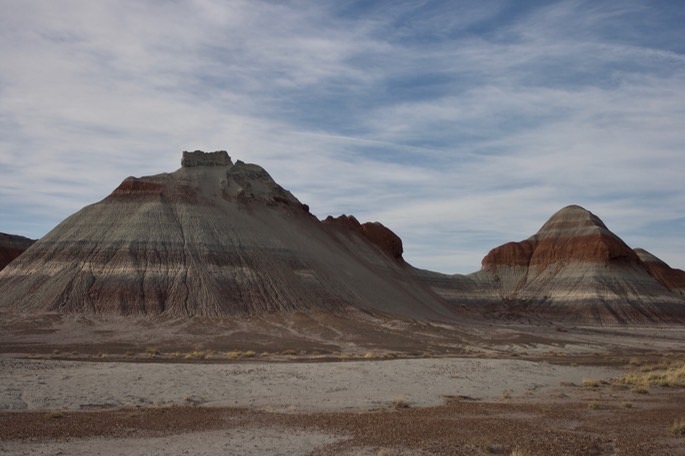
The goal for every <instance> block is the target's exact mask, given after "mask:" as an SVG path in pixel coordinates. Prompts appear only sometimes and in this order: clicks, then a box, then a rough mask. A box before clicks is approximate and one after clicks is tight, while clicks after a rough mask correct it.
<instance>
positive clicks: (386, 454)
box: [376, 448, 392, 456]
mask: <svg viewBox="0 0 685 456" xmlns="http://www.w3.org/2000/svg"><path fill="white" fill-rule="evenodd" d="M376 456H392V451H390V450H388V449H387V448H381V449H380V450H378V452H377V453H376Z"/></svg>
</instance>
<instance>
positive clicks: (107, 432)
mask: <svg viewBox="0 0 685 456" xmlns="http://www.w3.org/2000/svg"><path fill="white" fill-rule="evenodd" d="M2 317H3V318H2V319H1V320H0V321H2V323H0V453H1V454H26V455H34V454H35V455H48V454H50V455H55V454H78V455H91V454H100V455H129V454H132V455H162V454H201V455H213V454H243V455H261V454H294V455H329V454H336V455H452V454H453V455H491V454H500V455H519V456H521V455H531V456H532V455H685V436H684V435H683V433H685V422H683V423H681V420H685V390H683V388H682V385H684V384H685V367H683V366H684V365H685V329H684V328H682V327H664V326H661V327H646V326H645V327H634V328H625V327H603V328H602V327H562V326H559V325H545V324H536V325H530V324H525V325H524V324H520V323H514V322H512V323H509V324H504V323H499V324H497V325H494V324H493V323H492V322H488V321H470V322H465V323H464V324H461V325H456V324H440V323H435V322H433V323H429V322H416V321H410V320H399V319H392V318H387V317H382V316H378V315H370V314H349V315H345V316H336V317H332V316H331V315H327V314H324V313H321V314H316V313H311V314H306V315H305V314H290V315H272V316H265V317H260V318H253V319H249V318H246V319H243V320H238V319H232V320H230V321H228V320H227V321H223V322H220V321H219V322H217V321H206V320H201V319H186V320H159V319H158V320H148V319H125V318H120V319H117V318H108V319H103V318H95V317H84V316H80V317H64V316H57V315H44V316H42V317H40V318H38V317H35V316H34V317H22V316H13V315H2ZM352 327H354V328H355V331H350V330H349V329H350V328H352ZM351 334H353V335H354V336H350V335H351ZM678 385H681V386H678ZM679 424H682V427H681V426H680V425H679Z"/></svg>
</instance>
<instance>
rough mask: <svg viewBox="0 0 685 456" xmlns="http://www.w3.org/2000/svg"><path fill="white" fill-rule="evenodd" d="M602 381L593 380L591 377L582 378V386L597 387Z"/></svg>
mask: <svg viewBox="0 0 685 456" xmlns="http://www.w3.org/2000/svg"><path fill="white" fill-rule="evenodd" d="M601 384H602V382H601V381H600V380H595V379H591V378H584V379H583V386H584V387H585V388H599V387H600V385H601Z"/></svg>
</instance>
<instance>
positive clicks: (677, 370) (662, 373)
mask: <svg viewBox="0 0 685 456" xmlns="http://www.w3.org/2000/svg"><path fill="white" fill-rule="evenodd" d="M616 381H617V382H618V383H623V384H626V385H634V386H638V387H642V388H648V387H650V386H653V385H656V386H678V387H685V362H683V361H679V362H676V363H673V364H670V365H668V364H660V365H657V366H643V367H642V368H640V371H639V372H631V373H628V374H626V375H624V376H622V377H619V378H618V379H616Z"/></svg>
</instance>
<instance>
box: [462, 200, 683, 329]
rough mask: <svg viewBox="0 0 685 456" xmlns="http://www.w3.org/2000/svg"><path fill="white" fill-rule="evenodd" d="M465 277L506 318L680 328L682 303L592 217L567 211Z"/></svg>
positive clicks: (572, 208)
mask: <svg viewBox="0 0 685 456" xmlns="http://www.w3.org/2000/svg"><path fill="white" fill-rule="evenodd" d="M471 277H472V278H473V279H474V280H476V281H477V282H479V283H481V284H483V285H482V286H483V287H485V288H490V289H491V290H492V291H493V293H495V294H497V295H499V296H500V298H501V300H502V302H503V305H504V306H505V307H507V308H508V310H511V311H515V312H526V313H530V314H532V315H537V316H543V317H545V318H548V319H552V320H555V321H579V322H583V321H591V322H598V323H628V322H649V321H653V322H660V321H680V320H683V318H684V317H685V302H684V301H683V300H682V299H681V296H679V295H677V293H674V292H672V291H670V289H669V287H668V286H667V285H665V283H666V282H665V281H661V280H658V279H657V278H655V276H654V274H653V273H652V272H651V271H650V268H649V266H648V265H646V264H645V263H644V262H643V261H642V260H641V259H640V256H639V255H638V253H636V252H635V251H633V250H632V249H631V248H630V247H628V246H627V245H626V244H625V242H623V241H622V240H621V239H620V238H619V237H618V236H616V235H615V234H614V233H612V232H611V231H609V229H608V228H607V227H606V225H604V223H603V222H602V221H601V220H600V219H599V218H598V217H597V216H596V215H594V214H593V213H591V212H589V211H587V210H585V209H583V208H582V207H579V206H568V207H565V208H563V209H562V210H560V211H559V212H557V213H556V214H554V215H553V216H552V217H551V218H550V219H549V220H548V221H547V222H546V223H545V224H544V225H543V226H542V228H541V229H540V230H539V231H538V232H537V234H535V235H534V236H532V237H530V238H528V239H526V240H524V241H521V242H510V243H507V244H504V245H502V246H500V247H496V248H494V249H493V250H491V251H490V252H489V253H488V254H487V255H486V256H485V258H484V259H483V262H482V268H481V270H480V271H479V272H478V273H475V274H472V275H471Z"/></svg>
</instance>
